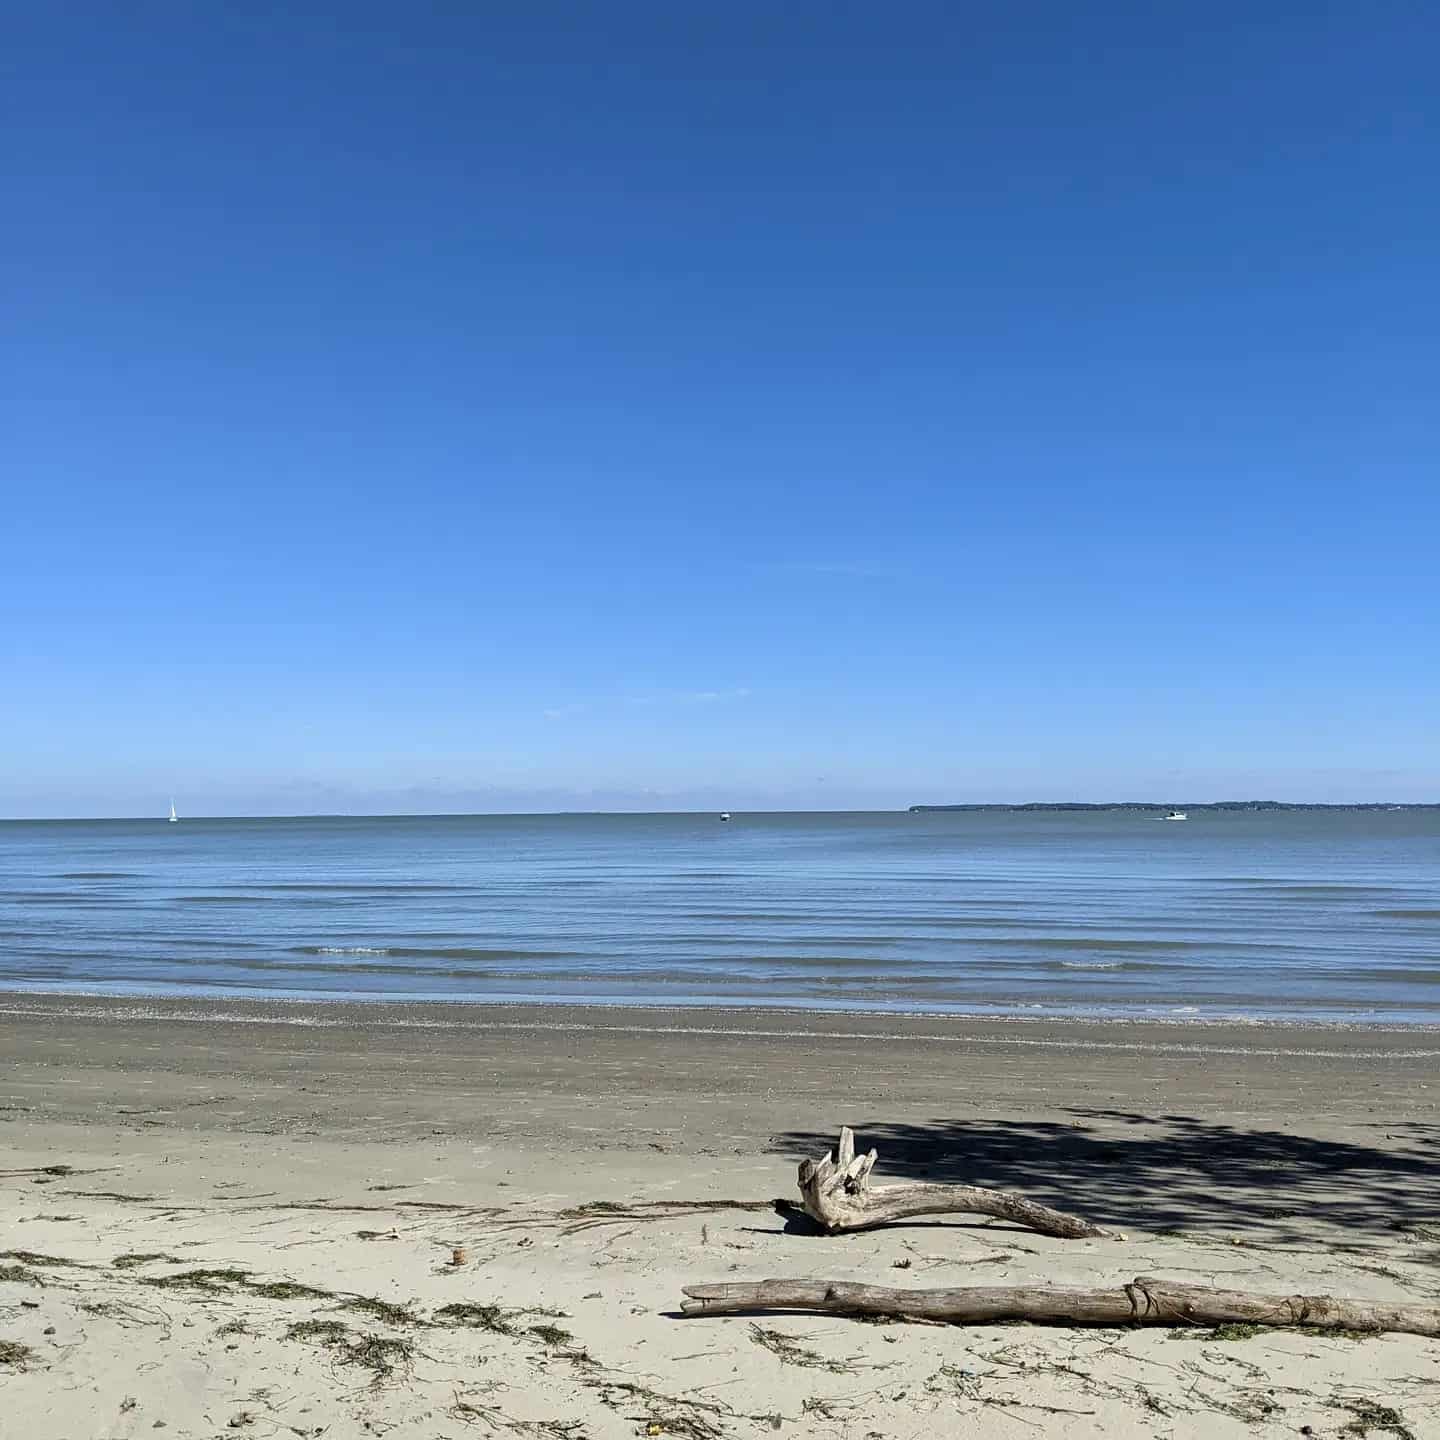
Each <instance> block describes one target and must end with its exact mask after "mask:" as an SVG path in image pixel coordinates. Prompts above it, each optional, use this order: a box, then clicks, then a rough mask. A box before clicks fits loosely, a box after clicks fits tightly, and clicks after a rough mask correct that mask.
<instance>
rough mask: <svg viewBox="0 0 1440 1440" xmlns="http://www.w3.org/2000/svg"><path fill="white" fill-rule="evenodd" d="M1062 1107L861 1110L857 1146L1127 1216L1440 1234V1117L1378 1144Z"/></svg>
mask: <svg viewBox="0 0 1440 1440" xmlns="http://www.w3.org/2000/svg"><path fill="white" fill-rule="evenodd" d="M1062 1113H1064V1114H1066V1115H1069V1116H1070V1117H1072V1118H1071V1119H1070V1120H1069V1121H1029V1120H943V1119H937V1120H932V1121H930V1122H928V1123H924V1124H899V1123H893V1122H885V1121H874V1120H869V1121H867V1120H864V1119H858V1120H856V1121H854V1122H852V1123H853V1128H854V1130H855V1134H856V1145H857V1148H859V1149H861V1150H865V1149H869V1148H870V1147H872V1146H873V1147H874V1148H875V1149H877V1150H878V1151H879V1152H880V1159H879V1162H878V1164H877V1165H876V1167H875V1180H876V1182H877V1183H882V1184H883V1183H884V1181H885V1180H886V1179H887V1178H888V1179H896V1180H901V1179H922V1178H923V1179H930V1180H943V1181H954V1182H964V1183H969V1184H975V1185H989V1186H993V1187H994V1188H996V1189H1002V1190H1015V1191H1018V1192H1019V1193H1021V1194H1023V1195H1025V1196H1026V1197H1027V1198H1029V1199H1031V1200H1039V1201H1042V1202H1043V1203H1044V1204H1047V1205H1052V1206H1055V1207H1056V1208H1057V1209H1062V1210H1069V1211H1073V1212H1075V1213H1076V1214H1080V1215H1084V1216H1086V1217H1087V1218H1088V1219H1091V1220H1094V1221H1096V1222H1098V1223H1100V1224H1102V1225H1115V1226H1119V1227H1122V1228H1123V1227H1125V1226H1127V1225H1129V1226H1139V1227H1143V1228H1145V1229H1149V1230H1191V1231H1194V1230H1217V1229H1218V1230H1225V1231H1228V1232H1237V1233H1238V1232H1247V1231H1248V1232H1252V1233H1254V1234H1256V1236H1257V1238H1258V1236H1259V1234H1260V1233H1263V1235H1264V1237H1265V1239H1267V1240H1269V1241H1272V1242H1274V1241H1278V1242H1281V1243H1287V1242H1293V1241H1300V1240H1302V1239H1307V1238H1308V1239H1311V1240H1313V1239H1314V1238H1315V1236H1316V1226H1317V1225H1319V1226H1334V1227H1337V1228H1338V1229H1342V1230H1345V1231H1347V1232H1349V1233H1350V1234H1351V1235H1356V1234H1357V1232H1365V1233H1367V1234H1368V1235H1370V1236H1374V1235H1376V1234H1377V1233H1383V1232H1389V1233H1391V1234H1392V1235H1393V1233H1394V1232H1395V1231H1397V1230H1400V1231H1410V1232H1412V1234H1413V1235H1414V1237H1415V1238H1417V1239H1420V1240H1430V1241H1434V1240H1437V1239H1440V1162H1437V1158H1436V1157H1437V1154H1440V1126H1434V1125H1417V1124H1397V1125H1388V1126H1377V1127H1374V1128H1375V1129H1376V1130H1377V1131H1379V1132H1381V1133H1380V1134H1377V1137H1376V1138H1377V1141H1381V1144H1377V1145H1376V1146H1374V1147H1372V1146H1369V1145H1365V1144H1357V1143H1351V1142H1344V1141H1336V1140H1322V1139H1317V1138H1315V1137H1313V1136H1307V1135H1297V1134H1290V1133H1286V1132H1284V1131H1278V1130H1250V1129H1243V1128H1241V1127H1238V1126H1234V1125H1226V1124H1220V1123H1216V1122H1213V1121H1207V1120H1201V1119H1197V1118H1195V1117H1194V1116H1190V1115H1165V1116H1160V1117H1152V1116H1147V1115H1140V1114H1134V1113H1131V1112H1128V1111H1122V1110H1094V1109H1082V1108H1071V1109H1069V1110H1066V1111H1063V1112H1062ZM837 1128H838V1127H837ZM835 1138H836V1137H835V1132H831V1133H829V1134H819V1133H813V1132H802V1131H793V1132H790V1133H787V1134H782V1135H775V1136H773V1137H772V1138H771V1147H772V1149H773V1150H775V1151H777V1152H780V1153H783V1154H788V1155H790V1156H791V1157H792V1158H793V1159H795V1160H799V1159H803V1158H816V1157H819V1156H820V1155H823V1154H824V1153H825V1152H826V1151H827V1150H829V1149H831V1148H832V1147H833V1146H834V1144H835ZM1429 1232H1433V1233H1429Z"/></svg>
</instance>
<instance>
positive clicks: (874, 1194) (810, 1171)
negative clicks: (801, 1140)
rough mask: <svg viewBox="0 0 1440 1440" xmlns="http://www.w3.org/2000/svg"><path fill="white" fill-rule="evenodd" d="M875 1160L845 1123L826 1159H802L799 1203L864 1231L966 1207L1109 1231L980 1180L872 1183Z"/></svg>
mask: <svg viewBox="0 0 1440 1440" xmlns="http://www.w3.org/2000/svg"><path fill="white" fill-rule="evenodd" d="M876 1159H877V1152H876V1151H874V1150H870V1151H868V1152H867V1153H866V1154H864V1155H859V1156H857V1155H856V1154H855V1132H854V1131H853V1130H851V1129H850V1127H849V1126H848V1125H847V1126H844V1127H843V1128H842V1129H841V1131H840V1145H839V1148H838V1150H836V1151H832V1152H831V1153H830V1154H828V1155H826V1156H825V1158H824V1159H823V1160H802V1161H801V1162H800V1203H801V1204H802V1206H803V1207H804V1209H805V1213H806V1214H807V1215H809V1216H810V1218H811V1219H812V1220H815V1221H817V1222H818V1223H819V1224H821V1225H823V1226H824V1227H825V1228H826V1229H827V1230H864V1229H868V1228H869V1227H871V1226H873V1225H884V1224H886V1223H887V1222H888V1221H891V1220H908V1219H910V1218H911V1217H912V1216H915V1215H945V1214H956V1213H961V1212H963V1213H965V1214H970V1215H993V1216H995V1217H996V1218H997V1219H1000V1220H1010V1221H1013V1222H1014V1223H1015V1224H1016V1225H1024V1226H1025V1227H1026V1228H1027V1229H1030V1230H1035V1231H1038V1232H1039V1233H1040V1234H1041V1235H1057V1236H1059V1237H1060V1238H1061V1239H1064V1240H1082V1239H1086V1238H1088V1237H1092V1236H1097V1235H1105V1234H1108V1233H1109V1232H1107V1231H1105V1230H1102V1229H1101V1228H1100V1227H1099V1226H1098V1225H1093V1224H1091V1222H1090V1221H1088V1220H1082V1219H1081V1218H1080V1217H1079V1216H1078V1215H1067V1214H1066V1213H1065V1212H1064V1211H1063V1210H1052V1209H1051V1208H1050V1207H1049V1206H1048V1205H1037V1204H1036V1203H1035V1202H1034V1201H1033V1200H1026V1199H1025V1198H1024V1197H1023V1196H1020V1195H1012V1194H1011V1193H1010V1192H1009V1191H1006V1190H987V1189H986V1188H985V1187H984V1186H982V1185H943V1184H939V1183H936V1182H933V1181H928V1180H914V1181H901V1182H899V1183H898V1184H894V1185H872V1184H871V1183H870V1172H871V1170H873V1169H874V1168H875V1161H876Z"/></svg>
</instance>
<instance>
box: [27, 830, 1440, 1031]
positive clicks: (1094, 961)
mask: <svg viewBox="0 0 1440 1440" xmlns="http://www.w3.org/2000/svg"><path fill="white" fill-rule="evenodd" d="M0 985H3V986H4V987H6V988H9V989H24V990H45V991H67V990H68V991H82V992H90V993H104V994H111V995H135V994H155V995H162V994H191V995H212V996H213V995H248V996H265V997H291V998H302V999H303V998H329V999H340V998H348V999H372V998H373V999H379V998H390V999H406V1000H489V1001H588V1002H605V1003H613V1002H630V1003H636V1002H639V1003H650V1002H659V1003H665V1004H684V1005H716V1004H725V1005H734V1004H739V1005H763V1006H802V1007H810V1008H824V1009H834V1008H850V1009H861V1010H902V1011H956V1012H971V1013H994V1012H1023V1013H1026V1014H1030V1015H1043V1014H1089V1015H1115V1016H1134V1017H1142V1016H1143V1017H1157V1016H1158V1017H1174V1018H1195V1019H1203V1018H1217V1017H1222V1016H1247V1017H1257V1018H1274V1019H1279V1018H1290V1019H1301V1020H1314V1021H1331V1020H1368V1021H1372V1022H1392V1023H1393V1022H1409V1023H1427V1024H1440V814H1437V813H1436V812H1433V811H1431V812H1422V811H1387V812H1376V813H1351V812H1329V813H1319V814H1317V813H1305V814H1299V813H1292V814H1263V813H1260V814H1209V813H1204V812H1201V813H1197V814H1194V815H1193V816H1192V818H1191V819H1190V820H1189V821H1187V822H1186V823H1184V824H1167V823H1165V822H1163V821H1161V820H1158V819H1156V818H1154V817H1152V816H1148V815H1143V814H1118V813H1117V814H1088V815H1066V814H1024V815H1016V814H997V813H989V814H936V815H907V814H850V815H837V814H815V815H737V816H736V817H735V819H734V820H733V821H731V822H730V823H729V824H722V823H721V822H720V821H719V820H718V819H717V818H716V817H714V816H710V815H704V816H694V815H634V816H625V815H607V816H539V817H534V816H494V817H470V816H463V817H460V816H457V817H439V818H435V817H428V818H393V819H392V818H373V819H295V820H195V819H186V820H183V821H182V822H181V823H180V824H178V825H170V824H167V823H165V822H164V821H163V820H159V821H100V822H68V821H66V822H6V823H0Z"/></svg>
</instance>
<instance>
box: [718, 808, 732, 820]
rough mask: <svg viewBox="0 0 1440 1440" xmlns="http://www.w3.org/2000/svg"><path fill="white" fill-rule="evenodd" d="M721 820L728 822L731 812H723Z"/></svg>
mask: <svg viewBox="0 0 1440 1440" xmlns="http://www.w3.org/2000/svg"><path fill="white" fill-rule="evenodd" d="M720 818H721V819H722V820H728V819H729V818H730V812H729V811H728V810H722V811H721V812H720Z"/></svg>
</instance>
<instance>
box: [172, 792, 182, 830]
mask: <svg viewBox="0 0 1440 1440" xmlns="http://www.w3.org/2000/svg"><path fill="white" fill-rule="evenodd" d="M179 818H180V817H179V816H178V815H177V814H176V813H175V797H174V796H173V795H172V796H171V797H170V823H171V824H172V825H173V824H175V822H176V821H177V820H179Z"/></svg>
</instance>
